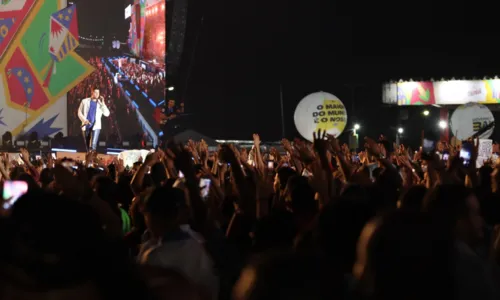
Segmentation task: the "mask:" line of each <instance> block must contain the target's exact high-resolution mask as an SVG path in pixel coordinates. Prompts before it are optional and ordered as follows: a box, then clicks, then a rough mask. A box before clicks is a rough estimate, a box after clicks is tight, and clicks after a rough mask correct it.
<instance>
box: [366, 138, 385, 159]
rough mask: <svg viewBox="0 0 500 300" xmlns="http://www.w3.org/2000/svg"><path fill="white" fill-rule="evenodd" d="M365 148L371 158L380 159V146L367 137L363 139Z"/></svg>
mask: <svg viewBox="0 0 500 300" xmlns="http://www.w3.org/2000/svg"><path fill="white" fill-rule="evenodd" d="M365 148H366V150H367V151H368V153H370V154H371V155H373V156H376V157H380V154H381V151H380V146H379V145H378V144H377V142H375V141H374V140H372V139H371V138H369V137H365Z"/></svg>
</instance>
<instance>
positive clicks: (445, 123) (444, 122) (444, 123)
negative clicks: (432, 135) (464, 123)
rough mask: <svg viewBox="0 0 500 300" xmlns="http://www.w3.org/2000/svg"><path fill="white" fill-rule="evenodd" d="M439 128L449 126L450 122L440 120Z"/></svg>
mask: <svg viewBox="0 0 500 300" xmlns="http://www.w3.org/2000/svg"><path fill="white" fill-rule="evenodd" d="M438 126H439V128H441V129H446V127H448V123H447V122H446V121H443V120H441V121H439V124H438Z"/></svg>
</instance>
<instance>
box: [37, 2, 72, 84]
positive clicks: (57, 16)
mask: <svg viewBox="0 0 500 300" xmlns="http://www.w3.org/2000/svg"><path fill="white" fill-rule="evenodd" d="M78 45H79V42H78V20H77V18H76V5H74V4H73V5H71V6H68V7H66V8H64V9H62V10H60V11H58V12H56V13H54V14H52V15H51V16H50V40H49V54H50V57H51V58H52V63H51V64H50V68H49V71H48V72H47V75H46V77H45V81H44V83H43V86H44V87H48V86H49V84H50V78H51V76H52V74H53V73H55V64H56V63H57V62H60V61H62V60H63V59H65V58H66V56H67V55H68V54H69V53H70V52H71V51H73V50H75V49H76V47H78Z"/></svg>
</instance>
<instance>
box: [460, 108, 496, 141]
mask: <svg viewBox="0 0 500 300" xmlns="http://www.w3.org/2000/svg"><path fill="white" fill-rule="evenodd" d="M494 121H495V118H494V117H493V114H492V113H491V111H490V109H489V108H488V107H486V106H485V105H482V104H479V103H467V104H464V105H461V106H459V107H458V108H457V109H456V110H455V111H454V112H453V114H452V115H451V120H450V123H451V124H450V125H451V126H450V127H451V133H452V134H453V135H455V136H456V137H457V138H458V139H459V140H466V139H468V138H470V137H471V136H473V135H474V134H475V133H476V132H478V131H479V130H480V129H481V128H483V127H485V126H487V125H488V124H490V123H492V122H494ZM494 129H495V128H494V127H493V128H491V129H489V130H487V131H486V132H484V133H483V134H481V135H480V136H479V138H480V139H487V138H489V137H490V136H491V135H492V134H493V130H494Z"/></svg>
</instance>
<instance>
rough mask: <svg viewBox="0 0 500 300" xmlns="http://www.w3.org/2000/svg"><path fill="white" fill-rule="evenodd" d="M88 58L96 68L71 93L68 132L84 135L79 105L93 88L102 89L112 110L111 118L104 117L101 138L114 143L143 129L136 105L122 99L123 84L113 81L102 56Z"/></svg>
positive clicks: (69, 95)
mask: <svg viewBox="0 0 500 300" xmlns="http://www.w3.org/2000/svg"><path fill="white" fill-rule="evenodd" d="M87 61H88V63H89V64H91V65H92V66H93V67H94V68H95V69H96V70H95V71H94V72H93V73H92V74H90V75H89V76H88V77H86V78H85V79H84V80H83V81H82V82H81V83H79V84H78V85H77V86H75V87H74V88H73V89H71V90H70V91H69V92H68V134H69V135H70V136H77V135H81V121H80V119H79V118H78V107H79V105H80V102H81V100H82V99H84V98H88V97H90V95H91V94H92V89H94V88H99V90H100V92H101V95H103V96H104V97H105V102H106V106H107V107H108V108H109V110H110V116H109V118H106V119H105V120H103V122H105V123H104V126H103V130H102V134H103V138H102V140H104V141H110V142H111V143H115V142H119V141H122V140H124V139H128V138H129V135H132V134H137V133H140V132H142V129H141V127H140V125H139V121H138V119H137V116H136V114H135V107H134V106H133V105H131V104H129V103H128V102H127V101H126V100H125V99H123V95H122V91H121V90H120V87H119V86H118V85H116V83H115V82H114V80H113V75H112V74H110V73H109V72H108V71H107V70H106V67H105V65H104V63H103V62H102V61H101V58H100V57H98V56H92V57H89V58H88V60H87Z"/></svg>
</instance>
